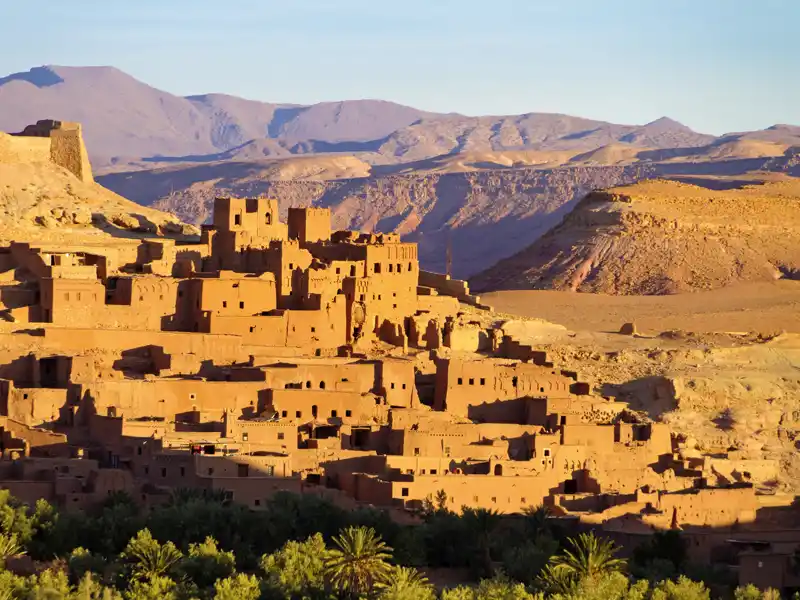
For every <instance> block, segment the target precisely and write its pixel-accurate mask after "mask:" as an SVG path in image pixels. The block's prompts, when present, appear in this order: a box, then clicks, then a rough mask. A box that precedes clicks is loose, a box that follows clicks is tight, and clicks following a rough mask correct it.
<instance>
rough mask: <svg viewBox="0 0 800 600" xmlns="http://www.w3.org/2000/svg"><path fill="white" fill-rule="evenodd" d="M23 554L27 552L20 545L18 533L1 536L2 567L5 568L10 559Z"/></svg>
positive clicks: (0, 555) (0, 561)
mask: <svg viewBox="0 0 800 600" xmlns="http://www.w3.org/2000/svg"><path fill="white" fill-rule="evenodd" d="M23 554H25V550H24V549H23V548H22V546H20V545H19V542H18V541H17V534H16V533H12V534H11V535H5V534H3V535H0V566H4V565H5V564H6V560H8V559H9V558H13V557H14V556H21V555H23Z"/></svg>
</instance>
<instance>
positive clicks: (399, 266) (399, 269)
mask: <svg viewBox="0 0 800 600" xmlns="http://www.w3.org/2000/svg"><path fill="white" fill-rule="evenodd" d="M402 270H403V265H401V264H400V263H397V272H398V273H400V272H402Z"/></svg>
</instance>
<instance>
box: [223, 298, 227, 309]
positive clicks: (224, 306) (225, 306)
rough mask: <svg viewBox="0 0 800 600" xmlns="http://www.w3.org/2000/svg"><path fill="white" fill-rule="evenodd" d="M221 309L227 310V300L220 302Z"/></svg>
mask: <svg viewBox="0 0 800 600" xmlns="http://www.w3.org/2000/svg"><path fill="white" fill-rule="evenodd" d="M222 308H228V301H227V300H223V301H222Z"/></svg>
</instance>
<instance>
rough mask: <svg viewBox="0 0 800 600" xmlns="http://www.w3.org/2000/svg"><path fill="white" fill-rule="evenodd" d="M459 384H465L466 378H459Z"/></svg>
mask: <svg viewBox="0 0 800 600" xmlns="http://www.w3.org/2000/svg"><path fill="white" fill-rule="evenodd" d="M458 385H464V380H463V379H462V378H461V377H459V378H458Z"/></svg>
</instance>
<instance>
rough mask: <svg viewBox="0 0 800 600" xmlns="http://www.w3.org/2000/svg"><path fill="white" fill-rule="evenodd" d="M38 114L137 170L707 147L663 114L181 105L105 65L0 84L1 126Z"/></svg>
mask: <svg viewBox="0 0 800 600" xmlns="http://www.w3.org/2000/svg"><path fill="white" fill-rule="evenodd" d="M43 118H54V119H60V120H73V121H80V122H81V123H83V125H84V134H85V138H86V142H87V146H88V148H89V151H90V153H91V155H92V157H93V159H94V160H95V162H96V163H97V165H96V166H98V167H100V166H103V165H104V164H108V163H110V162H112V161H111V160H110V159H111V158H112V157H124V158H123V159H118V160H117V161H114V162H117V163H120V162H121V163H125V164H132V165H135V168H142V166H143V165H146V163H147V161H141V160H139V159H147V158H152V157H173V162H174V161H176V160H179V159H188V160H189V161H191V160H192V159H196V158H198V157H201V156H202V157H205V158H204V159H202V160H204V161H209V160H231V159H239V160H241V159H248V160H251V159H255V158H261V157H280V156H285V155H289V154H309V153H319V152H347V153H354V152H368V153H370V154H371V158H370V160H371V161H372V162H376V163H394V162H408V161H414V160H423V159H427V158H431V157H434V156H438V155H442V154H450V153H455V152H487V151H506V150H513V151H516V150H547V151H550V150H583V151H590V150H593V149H595V148H598V147H601V146H606V145H609V144H614V143H628V144H632V145H635V146H642V147H646V148H652V149H662V148H677V147H682V148H688V147H698V146H703V145H706V144H709V143H710V142H712V141H713V140H714V138H713V137H712V136H707V135H703V134H699V133H696V132H694V131H692V130H691V129H689V128H688V127H686V126H684V125H681V124H680V123H677V122H675V121H673V120H671V119H667V118H663V119H659V120H658V121H654V122H653V123H649V124H647V125H643V126H632V125H616V124H613V123H606V122H603V121H593V120H590V119H582V118H578V117H570V116H567V115H559V114H541V113H530V114H524V115H514V116H485V117H466V116H462V115H457V114H447V115H443V114H435V113H428V112H425V111H421V110H417V109H414V108H410V107H407V106H402V105H400V104H395V103H392V102H386V101H383V100H347V101H342V102H324V103H319V104H314V105H311V106H299V105H292V104H269V103H264V102H256V101H252V100H244V99H241V98H236V97H234V96H227V95H223V94H206V95H200V96H189V97H186V98H183V97H179V96H174V95H172V94H169V93H167V92H163V91H160V90H157V89H155V88H153V87H151V86H149V85H147V84H144V83H142V82H140V81H138V80H136V79H134V78H133V77H131V76H130V75H127V74H125V73H123V72H122V71H119V70H118V69H115V68H112V67H57V66H47V67H37V68H34V69H31V70H30V71H28V72H25V73H16V74H13V75H9V76H8V77H4V78H0V131H12V132H13V131H17V130H21V129H22V128H23V127H24V126H25V125H28V124H30V123H33V122H35V121H36V120H38V119H43ZM251 142H252V143H251ZM229 151H231V152H230V153H229V154H226V153H228V152H229Z"/></svg>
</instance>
